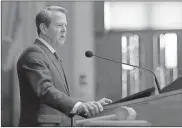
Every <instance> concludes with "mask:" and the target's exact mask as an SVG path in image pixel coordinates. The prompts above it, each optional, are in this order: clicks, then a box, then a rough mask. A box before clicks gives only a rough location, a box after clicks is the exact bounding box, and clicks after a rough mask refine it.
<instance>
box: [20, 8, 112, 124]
mask: <svg viewBox="0 0 182 128" xmlns="http://www.w3.org/2000/svg"><path fill="white" fill-rule="evenodd" d="M66 12H67V11H66V10H65V9H64V8H62V7H59V6H50V7H47V8H46V9H44V10H41V11H40V12H39V13H38V14H37V16H36V19H35V22H36V27H37V32H38V35H39V38H38V39H36V40H35V42H34V44H32V45H31V46H30V47H28V48H27V49H26V50H25V51H24V52H23V53H22V54H21V56H20V58H19V60H18V62H17V72H18V78H19V85H20V97H21V114H20V123H19V126H70V118H69V117H71V116H72V115H73V114H85V115H86V116H88V117H90V116H94V115H96V114H98V113H99V112H101V111H103V105H105V104H108V103H111V102H112V101H111V100H110V99H107V98H103V99H101V100H100V101H90V102H81V101H79V100H76V99H74V98H72V97H70V92H69V87H68V83H67V80H66V76H65V73H64V70H63V66H62V62H61V60H60V58H59V56H58V55H57V53H56V48H57V47H58V45H63V44H64V42H65V38H66V33H67V29H66V27H67V20H66Z"/></svg>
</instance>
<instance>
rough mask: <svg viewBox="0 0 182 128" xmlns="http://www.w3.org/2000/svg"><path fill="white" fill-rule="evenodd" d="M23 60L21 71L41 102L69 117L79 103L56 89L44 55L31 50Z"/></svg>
mask: <svg viewBox="0 0 182 128" xmlns="http://www.w3.org/2000/svg"><path fill="white" fill-rule="evenodd" d="M23 59H24V60H25V61H23V63H22V64H21V65H20V66H21V67H20V69H21V70H22V71H23V73H24V75H25V77H26V80H28V81H29V83H30V85H31V87H32V89H33V91H34V92H35V94H36V96H38V97H39V98H40V101H41V102H42V103H45V104H47V105H49V106H51V107H53V108H55V109H57V110H59V111H61V112H63V113H65V114H66V115H68V116H69V114H70V112H71V110H72V108H73V106H74V105H75V104H76V103H77V101H76V100H74V99H73V98H71V97H69V96H67V95H66V94H65V93H64V92H61V91H60V90H58V89H56V88H55V86H54V84H53V81H52V76H51V73H50V71H49V68H48V64H47V63H46V59H45V57H44V55H43V53H42V52H41V51H39V50H30V51H29V52H27V54H26V55H25V56H24V58H23ZM60 84H61V83H60ZM25 86H26V85H25Z"/></svg>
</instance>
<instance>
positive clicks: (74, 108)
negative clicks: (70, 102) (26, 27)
mask: <svg viewBox="0 0 182 128" xmlns="http://www.w3.org/2000/svg"><path fill="white" fill-rule="evenodd" d="M37 39H38V40H40V42H42V43H43V44H44V45H45V46H46V47H47V48H48V49H49V50H50V51H51V52H52V53H53V54H54V53H55V52H56V50H55V49H54V48H53V47H52V46H51V45H50V44H49V43H47V42H46V41H45V40H44V39H42V38H40V37H39V38H37ZM81 104H82V102H77V103H76V104H75V105H74V107H73V108H72V110H71V112H70V113H73V114H76V113H77V109H78V107H79V106H80V105H81Z"/></svg>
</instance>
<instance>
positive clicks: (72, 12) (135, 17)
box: [1, 1, 182, 126]
mask: <svg viewBox="0 0 182 128" xmlns="http://www.w3.org/2000/svg"><path fill="white" fill-rule="evenodd" d="M49 5H59V6H62V7H64V8H66V9H67V10H68V13H67V20H68V33H67V39H66V43H65V45H64V46H63V47H60V50H59V51H58V52H59V54H60V55H61V57H62V60H63V64H64V68H65V72H66V75H67V78H68V83H69V85H70V87H71V92H72V96H74V97H77V98H80V99H81V100H99V99H101V98H103V97H107V98H110V99H112V100H113V101H115V100H119V99H121V98H124V97H126V96H129V95H132V94H134V93H137V92H139V91H142V90H145V89H147V88H150V87H154V86H155V82H154V81H153V76H152V74H150V73H148V72H146V71H143V70H139V69H137V68H132V67H129V66H125V65H120V64H116V63H112V62H108V61H105V60H101V59H98V58H86V57H85V51H87V50H92V51H93V52H94V54H96V55H100V56H102V57H107V58H110V59H114V60H118V61H122V62H126V63H128V64H133V65H137V66H141V67H144V68H148V69H150V70H152V71H153V72H154V73H155V74H156V75H157V77H158V79H159V83H160V88H161V89H162V88H164V87H165V86H167V85H169V84H170V83H171V82H173V81H174V80H176V79H177V78H178V77H179V76H182V57H180V55H182V2H170V1H168V2H164V1H162V2H157V1H153V2H140V1H138V2H126V1H123V2H122V1H120V2H119V1H118V2H116V1H115V2H107V1H105V2H104V1H100V2H99V1H98V2H96V1H92V2H51V1H50V2H28V1H27V2H20V1H17V2H15V1H14V2H5V1H2V2H1V11H2V13H1V32H2V33H1V36H2V37H1V38H2V40H1V50H2V51H1V58H2V59H1V62H2V65H1V125H2V126H18V121H19V115H20V109H21V108H20V95H19V85H18V77H17V72H16V62H17V59H18V57H19V55H20V54H21V52H22V51H23V50H24V49H25V48H26V47H28V46H29V45H31V44H32V43H33V42H34V40H35V38H36V37H37V33H36V27H35V16H36V14H37V13H38V12H39V11H40V10H41V9H43V8H45V7H46V6H49Z"/></svg>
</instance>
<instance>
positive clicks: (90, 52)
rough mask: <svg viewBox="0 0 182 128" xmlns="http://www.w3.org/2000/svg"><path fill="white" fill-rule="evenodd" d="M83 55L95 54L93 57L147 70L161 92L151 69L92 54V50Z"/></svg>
mask: <svg viewBox="0 0 182 128" xmlns="http://www.w3.org/2000/svg"><path fill="white" fill-rule="evenodd" d="M85 56H86V57H88V58H91V57H92V56H95V57H98V58H101V59H104V60H108V61H112V62H115V63H119V64H124V65H128V66H132V67H135V68H139V69H143V70H145V71H148V72H150V73H152V74H153V76H154V80H155V83H156V86H157V90H158V92H159V94H160V93H161V90H160V86H159V82H158V79H157V77H156V75H155V73H154V72H153V71H151V70H150V69H148V68H142V67H139V66H135V65H132V64H127V63H123V62H120V61H116V60H112V59H108V58H105V57H101V56H97V55H94V54H93V52H92V51H86V52H85Z"/></svg>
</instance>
